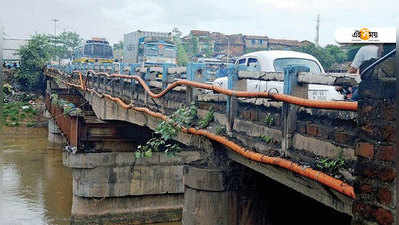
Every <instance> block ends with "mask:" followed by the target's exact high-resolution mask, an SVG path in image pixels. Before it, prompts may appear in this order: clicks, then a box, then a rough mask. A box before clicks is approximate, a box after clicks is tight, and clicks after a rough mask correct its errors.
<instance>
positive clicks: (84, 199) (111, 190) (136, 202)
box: [63, 151, 199, 225]
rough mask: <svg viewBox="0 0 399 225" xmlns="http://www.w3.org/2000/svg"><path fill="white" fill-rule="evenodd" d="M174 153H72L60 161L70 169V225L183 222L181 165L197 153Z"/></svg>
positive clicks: (66, 153) (193, 157)
mask: <svg viewBox="0 0 399 225" xmlns="http://www.w3.org/2000/svg"><path fill="white" fill-rule="evenodd" d="M177 154H178V155H177V156H176V157H168V156H166V155H165V154H163V153H153V155H152V157H151V158H135V155H134V152H103V153H80V154H72V153H68V152H65V153H64V155H63V163H64V165H65V166H67V167H70V168H72V177H73V203H72V212H71V215H72V224H75V225H76V224H93V223H95V224H147V223H158V222H173V221H181V215H182V210H183V201H184V194H183V193H184V187H183V165H184V164H187V163H189V162H191V161H195V160H198V159H199V153H198V152H188V151H187V152H181V153H177Z"/></svg>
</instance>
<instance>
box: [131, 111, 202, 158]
mask: <svg viewBox="0 0 399 225" xmlns="http://www.w3.org/2000/svg"><path fill="white" fill-rule="evenodd" d="M196 119H197V107H196V106H195V105H194V104H192V105H190V107H182V108H180V109H178V110H177V111H176V112H174V113H173V114H172V115H171V116H170V117H169V118H168V119H167V120H166V121H162V122H161V123H160V124H159V125H158V127H157V128H156V132H155V133H156V134H157V135H160V137H154V138H151V139H150V140H149V141H147V143H146V144H145V145H140V146H139V147H138V150H137V151H136V153H135V154H136V158H141V157H151V156H152V152H165V153H166V154H167V155H168V156H173V155H175V153H176V152H179V151H181V150H182V149H181V147H180V146H179V145H178V144H176V143H173V141H172V138H173V137H175V136H176V135H177V132H178V129H182V128H184V127H190V126H192V125H194V123H195V120H196Z"/></svg>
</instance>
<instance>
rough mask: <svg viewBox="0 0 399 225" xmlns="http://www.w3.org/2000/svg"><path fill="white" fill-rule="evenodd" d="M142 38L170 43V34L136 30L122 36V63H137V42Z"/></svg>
mask: <svg viewBox="0 0 399 225" xmlns="http://www.w3.org/2000/svg"><path fill="white" fill-rule="evenodd" d="M143 38H153V39H157V40H163V41H172V33H171V32H151V31H141V30H137V31H134V32H131V33H127V34H125V35H124V38H123V40H124V45H123V62H124V63H138V49H139V41H140V39H143Z"/></svg>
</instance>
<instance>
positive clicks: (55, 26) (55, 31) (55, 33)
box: [51, 19, 61, 64]
mask: <svg viewBox="0 0 399 225" xmlns="http://www.w3.org/2000/svg"><path fill="white" fill-rule="evenodd" d="M51 21H53V22H54V55H55V57H56V58H55V59H57V56H56V55H57V48H56V45H57V44H56V40H55V39H56V36H57V22H58V21H59V20H58V19H52V20H51ZM60 61H61V60H60V59H59V58H58V64H60Z"/></svg>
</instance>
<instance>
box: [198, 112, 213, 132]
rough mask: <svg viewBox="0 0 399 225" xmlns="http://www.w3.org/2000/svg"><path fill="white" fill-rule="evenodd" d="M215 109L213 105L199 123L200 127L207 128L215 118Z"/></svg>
mask: <svg viewBox="0 0 399 225" xmlns="http://www.w3.org/2000/svg"><path fill="white" fill-rule="evenodd" d="M214 113H215V112H214V111H213V108H212V107H211V108H210V109H209V111H208V113H206V115H205V118H203V119H201V120H200V121H199V123H198V125H199V127H200V128H206V127H208V126H209V124H210V123H211V122H212V121H213V120H214V119H215V117H214Z"/></svg>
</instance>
